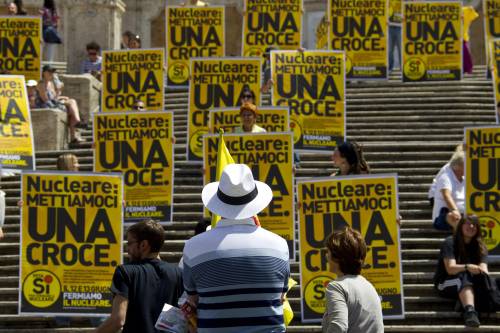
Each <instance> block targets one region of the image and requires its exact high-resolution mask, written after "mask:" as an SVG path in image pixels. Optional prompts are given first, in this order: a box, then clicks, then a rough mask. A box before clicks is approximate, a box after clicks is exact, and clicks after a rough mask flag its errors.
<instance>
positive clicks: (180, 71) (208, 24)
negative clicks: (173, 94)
mask: <svg viewBox="0 0 500 333" xmlns="http://www.w3.org/2000/svg"><path fill="white" fill-rule="evenodd" d="M165 22H166V30H165V31H166V34H165V35H166V38H167V41H166V45H167V86H168V87H182V86H188V84H189V59H191V58H195V57H223V56H224V54H225V34H224V33H225V24H224V7H211V6H210V7H194V6H185V7H176V6H172V7H170V6H167V7H166V19H165Z"/></svg>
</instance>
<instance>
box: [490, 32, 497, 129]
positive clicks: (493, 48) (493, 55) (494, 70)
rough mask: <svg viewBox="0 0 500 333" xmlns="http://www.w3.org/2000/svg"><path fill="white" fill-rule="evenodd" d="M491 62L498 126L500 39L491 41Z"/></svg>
mask: <svg viewBox="0 0 500 333" xmlns="http://www.w3.org/2000/svg"><path fill="white" fill-rule="evenodd" d="M489 50H490V58H489V59H490V62H491V64H492V66H491V68H492V70H491V76H492V77H493V85H494V89H495V106H496V110H497V111H496V116H497V124H498V123H500V72H499V69H500V39H494V40H490V43H489Z"/></svg>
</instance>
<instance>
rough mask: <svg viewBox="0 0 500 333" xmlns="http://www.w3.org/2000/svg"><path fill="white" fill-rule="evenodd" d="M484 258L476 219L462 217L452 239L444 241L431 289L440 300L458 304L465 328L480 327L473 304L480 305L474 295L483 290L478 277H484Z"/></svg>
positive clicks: (486, 271) (484, 249) (483, 246)
mask: <svg viewBox="0 0 500 333" xmlns="http://www.w3.org/2000/svg"><path fill="white" fill-rule="evenodd" d="M487 256H488V249H487V248H486V245H485V244H484V242H483V240H482V238H481V225H480V224H479V219H478V218H477V216H465V217H462V218H461V219H460V221H459V222H458V225H457V227H456V229H455V233H454V235H452V236H448V237H447V238H446V239H445V240H444V243H443V245H442V247H441V252H440V253H439V260H438V267H437V270H436V273H435V275H434V287H435V289H436V290H437V291H438V293H439V294H440V295H441V296H443V297H446V298H452V299H457V300H459V301H460V303H461V305H462V307H463V310H464V313H463V316H464V321H465V326H467V327H479V325H480V322H479V318H478V315H477V311H476V307H477V306H476V307H475V305H474V304H476V305H477V304H479V302H480V301H481V300H479V299H478V297H477V295H478V294H481V293H480V291H479V288H484V286H483V285H482V282H481V278H482V277H481V275H482V273H485V274H488V264H487V263H486V259H487ZM483 301H484V300H483Z"/></svg>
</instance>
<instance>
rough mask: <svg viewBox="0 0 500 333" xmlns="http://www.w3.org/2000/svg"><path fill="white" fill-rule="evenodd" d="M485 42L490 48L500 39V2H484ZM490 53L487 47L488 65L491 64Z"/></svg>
mask: <svg viewBox="0 0 500 333" xmlns="http://www.w3.org/2000/svg"><path fill="white" fill-rule="evenodd" d="M483 17H484V40H485V45H486V46H488V45H489V43H490V41H491V40H493V39H497V38H500V0H484V1H483ZM490 59H491V58H490V52H489V51H488V47H486V64H491V61H490Z"/></svg>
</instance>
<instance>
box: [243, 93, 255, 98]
mask: <svg viewBox="0 0 500 333" xmlns="http://www.w3.org/2000/svg"><path fill="white" fill-rule="evenodd" d="M241 97H242V98H253V96H252V95H250V94H244V95H242V96H241Z"/></svg>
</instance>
